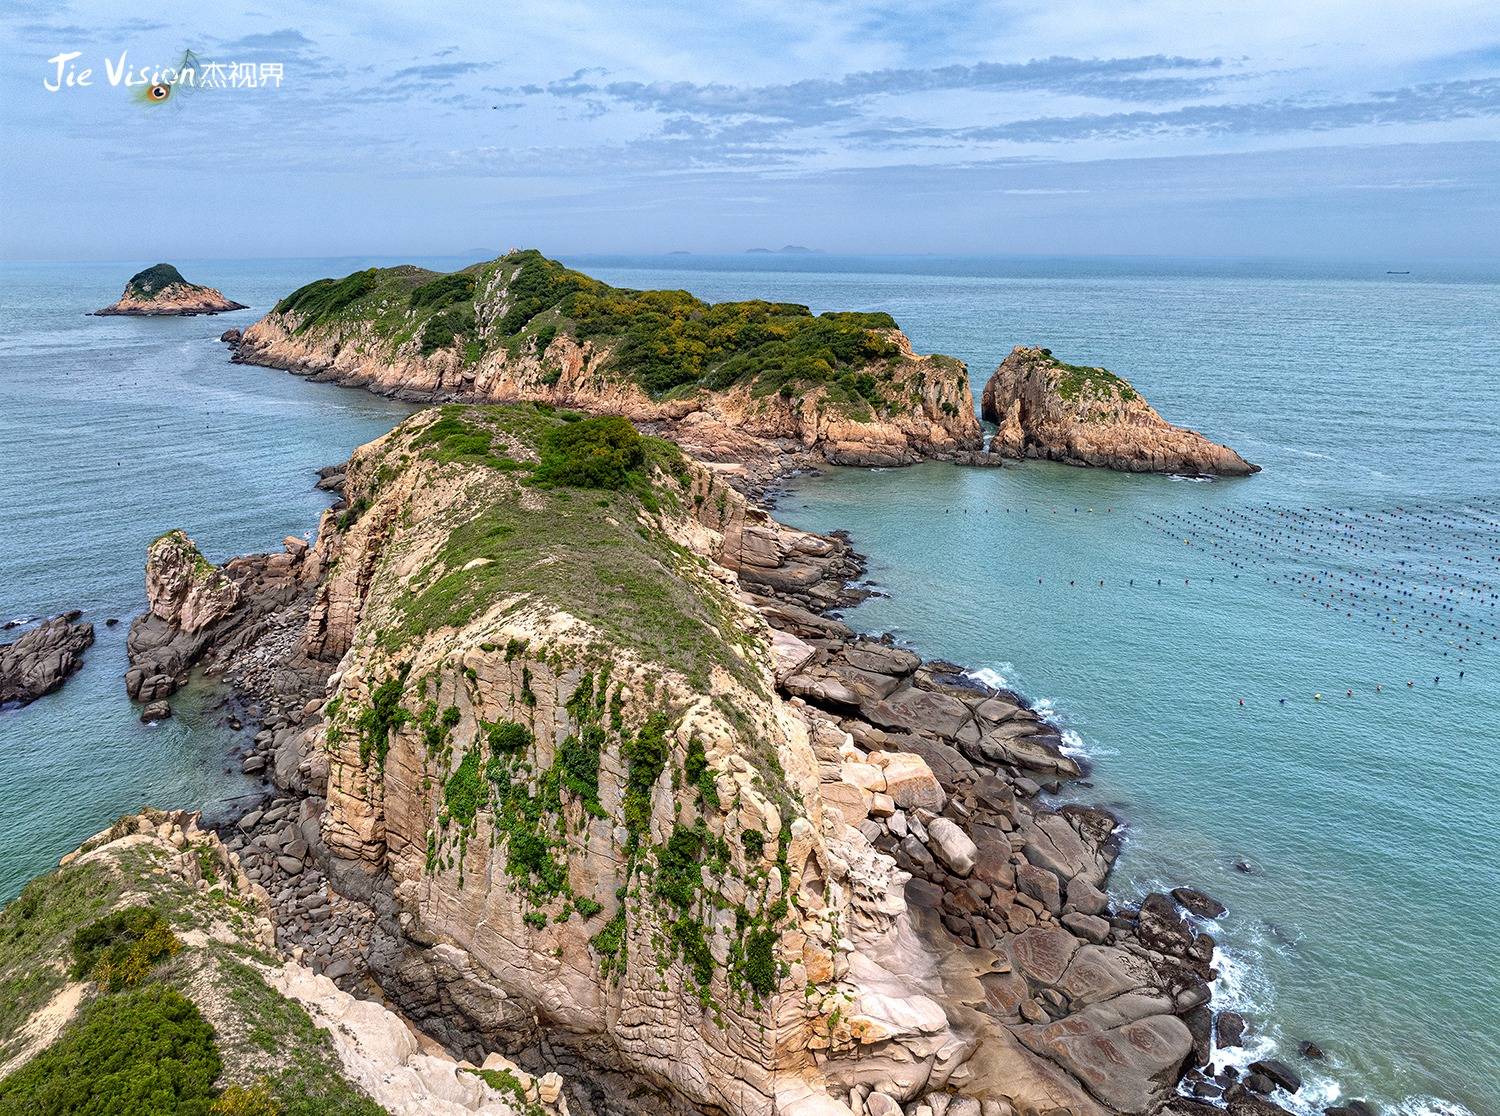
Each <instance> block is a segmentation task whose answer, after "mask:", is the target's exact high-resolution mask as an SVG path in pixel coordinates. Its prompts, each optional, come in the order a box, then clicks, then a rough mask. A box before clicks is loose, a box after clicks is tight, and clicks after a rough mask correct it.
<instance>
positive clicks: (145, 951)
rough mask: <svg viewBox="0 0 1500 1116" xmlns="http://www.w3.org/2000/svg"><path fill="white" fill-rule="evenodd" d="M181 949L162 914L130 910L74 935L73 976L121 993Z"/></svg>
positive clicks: (102, 919) (151, 910) (100, 920)
mask: <svg viewBox="0 0 1500 1116" xmlns="http://www.w3.org/2000/svg"><path fill="white" fill-rule="evenodd" d="M181 948H182V943H181V942H179V941H178V940H177V937H176V935H174V934H173V933H172V929H171V927H169V926H168V925H167V923H166V920H165V919H163V918H162V916H161V914H160V912H158V911H156V910H153V909H152V908H150V907H127V908H125V909H124V910H122V911H115V912H114V913H112V914H107V915H105V916H104V917H103V918H101V919H98V920H96V921H94V922H92V923H90V924H89V925H88V926H85V927H84V928H83V929H82V930H79V931H78V933H76V934H74V935H73V971H72V976H73V979H74V980H78V979H81V978H83V977H88V978H90V979H92V980H95V981H97V982H98V983H99V984H100V985H102V986H104V987H105V988H108V989H109V990H110V991H112V992H118V991H119V990H120V989H122V988H131V987H134V986H135V985H137V984H139V983H140V982H141V981H142V980H144V979H145V978H146V976H147V975H149V974H150V972H151V970H152V969H153V968H155V966H156V965H157V963H158V962H160V961H165V960H166V959H167V958H168V957H171V956H172V955H173V954H174V953H176V952H177V951H178V950H179V949H181Z"/></svg>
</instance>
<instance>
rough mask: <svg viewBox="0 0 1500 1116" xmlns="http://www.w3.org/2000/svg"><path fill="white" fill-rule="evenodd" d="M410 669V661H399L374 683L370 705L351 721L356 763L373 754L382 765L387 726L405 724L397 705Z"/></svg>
mask: <svg viewBox="0 0 1500 1116" xmlns="http://www.w3.org/2000/svg"><path fill="white" fill-rule="evenodd" d="M410 670H411V664H409V663H403V664H402V665H401V667H400V668H399V669H398V670H397V671H396V674H395V676H394V677H392V678H387V679H386V680H385V681H384V682H382V683H381V684H380V685H378V686H376V687H375V692H374V693H372V694H371V695H370V708H368V709H366V710H365V711H364V712H363V713H361V714H360V715H359V720H358V721H356V722H355V724H356V727H357V728H358V729H359V762H360V763H368V762H369V761H370V756H371V754H373V755H374V756H375V759H376V762H377V763H378V764H379V765H380V767H381V768H382V769H384V768H385V756H386V753H387V752H388V751H390V747H391V730H392V729H394V728H400V727H401V726H402V725H404V724H406V721H407V718H408V717H409V716H410V714H409V713H407V711H406V710H405V709H403V708H402V706H401V690H402V687H404V686H405V685H406V675H407V673H408V672H409V671H410Z"/></svg>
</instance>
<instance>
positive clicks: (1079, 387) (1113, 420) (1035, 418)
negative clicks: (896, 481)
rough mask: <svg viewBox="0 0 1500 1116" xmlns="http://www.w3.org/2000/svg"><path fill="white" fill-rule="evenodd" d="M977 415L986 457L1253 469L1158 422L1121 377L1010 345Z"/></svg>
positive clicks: (1195, 470)
mask: <svg viewBox="0 0 1500 1116" xmlns="http://www.w3.org/2000/svg"><path fill="white" fill-rule="evenodd" d="M980 413H981V415H982V416H983V417H984V418H985V419H986V420H987V421H989V422H993V423H994V424H995V425H996V426H998V427H999V429H998V430H997V431H996V433H995V434H994V436H993V437H992V438H991V439H990V443H989V452H990V453H991V454H992V455H998V456H1001V457H1009V458H1025V457H1035V458H1043V459H1046V460H1050V461H1061V462H1065V463H1067V464H1070V465H1092V466H1097V467H1099V468H1105V469H1118V470H1122V471H1124V472H1131V473H1179V474H1185V475H1195V476H1227V477H1242V476H1248V475H1250V474H1251V473H1256V472H1259V471H1260V467H1259V466H1257V465H1252V464H1250V463H1249V462H1248V461H1246V460H1245V459H1244V458H1243V457H1241V456H1240V455H1239V454H1238V453H1236V452H1235V451H1234V450H1232V449H1230V448H1229V447H1228V446H1222V445H1218V444H1216V443H1214V442H1210V441H1209V440H1208V439H1207V438H1205V437H1203V435H1201V434H1198V433H1197V432H1195V431H1192V430H1185V429H1183V428H1182V427H1180V426H1173V425H1171V424H1170V423H1168V422H1167V421H1166V420H1165V419H1163V418H1162V417H1161V416H1160V415H1159V414H1157V413H1156V411H1155V410H1154V409H1153V408H1152V407H1151V405H1150V404H1149V403H1147V402H1146V400H1145V399H1143V398H1142V397H1141V395H1140V393H1139V392H1137V391H1136V390H1135V388H1134V387H1132V386H1131V385H1130V384H1129V383H1128V382H1127V381H1126V380H1124V379H1122V378H1120V377H1119V376H1116V375H1115V374H1114V373H1112V372H1109V371H1107V370H1105V369H1103V368H1084V367H1080V366H1077V365H1071V364H1065V363H1064V362H1062V361H1060V360H1058V359H1057V358H1056V357H1054V356H1053V355H1052V351H1051V350H1050V349H1039V348H1029V347H1026V346H1019V345H1018V346H1017V347H1016V348H1015V349H1013V350H1012V351H1011V353H1010V355H1009V356H1007V357H1006V358H1005V360H1004V361H1002V362H1001V364H1000V367H999V368H997V369H996V370H995V374H994V375H993V376H991V377H990V380H989V382H988V383H987V384H985V387H984V393H983V395H982V397H981V399H980Z"/></svg>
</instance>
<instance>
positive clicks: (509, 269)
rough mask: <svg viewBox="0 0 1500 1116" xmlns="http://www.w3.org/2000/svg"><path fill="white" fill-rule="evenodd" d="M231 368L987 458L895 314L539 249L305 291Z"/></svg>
mask: <svg viewBox="0 0 1500 1116" xmlns="http://www.w3.org/2000/svg"><path fill="white" fill-rule="evenodd" d="M237 359H240V360H242V361H246V362H248V363H255V364H264V365H269V366H272V367H279V368H286V369H289V370H292V371H295V372H300V373H304V374H310V375H313V376H315V377H316V378H319V379H328V380H334V381H337V382H339V383H344V384H351V385H361V386H366V387H369V388H371V389H372V390H375V391H379V392H383V393H386V394H390V395H396V396H399V397H402V398H408V399H414V400H419V401H442V400H454V401H461V402H490V401H494V402H504V401H518V400H535V401H541V402H550V403H554V404H558V405H567V406H574V407H579V408H582V409H586V410H589V411H602V412H609V413H615V414H622V415H624V416H626V417H628V418H630V419H632V420H635V421H653V420H670V421H676V422H681V421H683V420H686V421H688V422H691V423H695V424H705V423H706V424H708V425H710V426H722V427H729V428H735V429H737V430H739V431H743V432H746V433H749V434H751V435H755V436H757V437H761V438H768V439H785V440H794V441H796V442H799V443H801V444H802V445H803V446H805V447H809V448H816V449H817V450H818V451H819V452H820V453H821V454H822V456H824V457H825V458H826V459H828V460H830V461H836V462H848V463H864V464H899V463H906V462H910V461H915V460H917V459H919V458H920V457H923V456H944V455H952V454H955V453H959V452H963V451H973V450H977V449H978V448H979V445H980V433H979V423H978V419H977V418H976V417H975V415H974V408H973V400H972V396H971V393H970V389H969V382H968V375H967V372H966V370H965V368H964V365H963V363H962V362H961V361H957V360H954V359H952V358H950V357H944V356H936V355H934V356H918V355H916V354H915V353H913V352H912V349H911V345H910V343H909V342H908V341H907V339H906V337H905V335H904V334H902V333H901V331H900V329H899V328H898V327H897V325H896V323H895V321H894V320H893V319H892V318H891V317H890V315H889V314H884V313H841V312H829V313H824V314H820V315H814V314H813V313H811V311H810V310H809V309H808V308H807V307H805V306H799V305H794V304H789V303H774V302H763V301H749V302H726V303H718V304H713V305H711V304H709V303H706V302H703V301H702V300H700V299H698V298H695V297H694V296H692V295H690V294H688V293H687V292H685V291H636V290H627V289H624V288H619V287H612V286H609V285H608V284H606V283H602V282H600V281H599V280H597V279H593V278H590V277H589V276H587V275H584V274H583V273H581V272H578V271H573V270H571V269H569V268H566V267H564V266H563V265H562V264H559V263H557V262H556V261H554V260H549V259H547V258H546V257H544V256H542V255H541V253H539V252H536V251H533V250H527V251H516V252H511V253H509V254H507V255H505V256H502V257H500V258H499V259H495V260H491V261H489V262H487V263H479V264H474V265H472V266H470V267H467V268H465V269H463V270H462V271H457V272H452V273H450V274H438V273H435V272H431V271H427V270H425V269H422V268H418V267H412V266H401V267H393V268H381V269H376V268H370V269H367V270H364V271H357V272H354V273H353V274H352V275H347V276H345V277H344V278H342V279H320V280H318V281H316V282H313V283H309V284H307V285H306V286H304V287H301V288H299V289H298V290H296V291H293V292H292V293H291V294H289V295H288V296H287V297H286V298H284V299H282V300H281V301H280V302H278V303H277V304H276V307H275V308H274V310H273V311H272V312H271V313H270V314H268V315H267V316H266V317H265V318H264V319H262V320H261V321H260V322H257V323H256V324H255V325H254V326H252V327H251V328H250V329H248V330H247V331H246V332H245V335H244V337H243V339H242V340H241V341H240V342H239V344H238V349H237ZM710 440H711V439H710Z"/></svg>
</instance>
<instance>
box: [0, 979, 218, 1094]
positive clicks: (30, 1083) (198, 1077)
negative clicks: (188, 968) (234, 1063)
mask: <svg viewBox="0 0 1500 1116" xmlns="http://www.w3.org/2000/svg"><path fill="white" fill-rule="evenodd" d="M221 1069H222V1062H221V1061H220V1058H219V1052H218V1050H217V1049H216V1048H215V1046H214V1032H213V1028H212V1027H210V1026H209V1025H208V1024H207V1023H206V1022H204V1020H203V1017H202V1016H201V1015H199V1014H198V1009H197V1008H196V1007H194V1006H193V1004H192V1002H191V1001H190V1000H188V999H187V998H186V997H184V996H183V995H182V993H180V992H178V991H177V990H176V989H173V988H170V987H168V986H166V985H163V984H152V985H149V986H147V987H144V988H140V989H136V990H134V991H131V992H124V993H120V994H119V995H114V996H105V997H103V998H101V999H99V1000H96V1001H94V1003H92V1004H90V1005H89V1006H88V1007H86V1008H85V1009H84V1010H83V1012H82V1014H81V1015H80V1017H79V1018H78V1020H77V1021H75V1022H74V1023H72V1024H70V1025H69V1026H68V1027H67V1029H66V1030H64V1032H63V1034H62V1035H61V1036H59V1038H58V1039H57V1041H55V1042H54V1043H53V1044H52V1045H51V1046H49V1047H48V1048H47V1049H45V1050H43V1051H42V1052H41V1053H40V1054H38V1055H37V1056H36V1057H35V1058H33V1059H31V1061H29V1062H28V1063H26V1065H24V1066H22V1067H21V1068H20V1069H19V1070H17V1071H16V1072H15V1073H13V1074H11V1075H10V1076H9V1077H7V1078H6V1079H5V1080H3V1081H0V1111H3V1112H14V1113H22V1112H25V1113H29V1114H34V1116H54V1114H55V1116H65V1114H66V1116H138V1114H140V1113H145V1112H161V1113H175V1114H177V1116H209V1112H210V1107H209V1106H210V1104H211V1103H212V1101H213V1097H214V1093H213V1084H214V1080H215V1079H216V1078H217V1077H218V1076H219V1073H220V1070H221Z"/></svg>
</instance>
